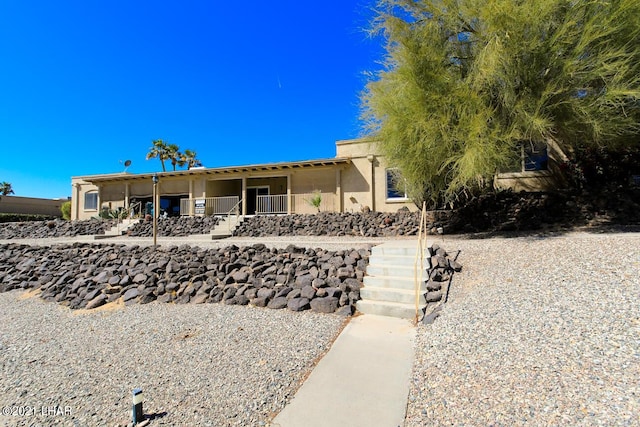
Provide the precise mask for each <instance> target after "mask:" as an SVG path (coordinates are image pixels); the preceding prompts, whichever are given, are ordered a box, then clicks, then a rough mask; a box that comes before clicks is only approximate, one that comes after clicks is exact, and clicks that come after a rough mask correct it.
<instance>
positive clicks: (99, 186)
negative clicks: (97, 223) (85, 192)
mask: <svg viewBox="0 0 640 427" xmlns="http://www.w3.org/2000/svg"><path fill="white" fill-rule="evenodd" d="M100 212H102V185H98V216H100Z"/></svg>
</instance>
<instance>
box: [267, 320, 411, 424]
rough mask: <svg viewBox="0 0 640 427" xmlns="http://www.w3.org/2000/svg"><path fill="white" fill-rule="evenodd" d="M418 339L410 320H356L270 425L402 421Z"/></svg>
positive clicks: (350, 323)
mask: <svg viewBox="0 0 640 427" xmlns="http://www.w3.org/2000/svg"><path fill="white" fill-rule="evenodd" d="M414 340H415V328H414V326H413V325H412V323H411V322H410V321H408V320H403V319H396V318H392V317H384V316H376V315H372V314H365V315H362V316H358V317H355V318H353V319H352V320H351V322H349V324H348V325H347V326H346V327H345V328H344V330H343V331H342V333H341V334H340V335H339V336H338V338H337V339H336V341H335V342H334V344H333V346H332V347H331V349H330V350H329V352H328V353H327V354H326V355H325V356H324V357H323V358H322V360H320V362H319V363H318V365H317V366H316V368H315V369H314V370H313V372H312V373H311V375H310V376H309V378H308V379H307V380H306V382H305V383H304V384H303V385H302V387H300V389H299V390H298V392H297V393H296V395H295V396H294V398H293V400H292V401H291V403H290V404H289V405H287V406H286V407H285V408H284V409H283V410H282V411H281V412H280V414H278V416H276V417H275V419H274V420H273V421H272V423H271V426H272V427H300V426H305V427H321V426H327V427H329V426H330V427H341V426H348V427H358V426H362V427H365V426H366V427H376V426H380V427H396V426H402V425H404V419H405V413H406V407H407V397H408V395H409V380H410V376H411V369H412V366H413V358H414V351H413V343H414Z"/></svg>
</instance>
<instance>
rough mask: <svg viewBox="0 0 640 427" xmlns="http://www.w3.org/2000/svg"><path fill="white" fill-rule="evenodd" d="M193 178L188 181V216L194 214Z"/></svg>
mask: <svg viewBox="0 0 640 427" xmlns="http://www.w3.org/2000/svg"><path fill="white" fill-rule="evenodd" d="M193 199H194V197H193V178H191V179H190V180H189V216H193V214H194V210H193V209H194V205H195V201H194V200H193Z"/></svg>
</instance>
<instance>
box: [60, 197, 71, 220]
mask: <svg viewBox="0 0 640 427" xmlns="http://www.w3.org/2000/svg"><path fill="white" fill-rule="evenodd" d="M60 212H62V219H66V220H67V221H68V220H70V219H71V202H70V201H69V202H64V203H63V204H62V206H60Z"/></svg>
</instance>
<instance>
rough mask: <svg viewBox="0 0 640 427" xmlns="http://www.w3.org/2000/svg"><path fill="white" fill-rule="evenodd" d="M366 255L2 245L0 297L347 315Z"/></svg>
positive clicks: (76, 304)
mask: <svg viewBox="0 0 640 427" xmlns="http://www.w3.org/2000/svg"><path fill="white" fill-rule="evenodd" d="M369 255H370V251H369V250H367V249H360V250H345V251H325V250H323V249H308V248H307V249H305V248H299V247H295V246H293V245H290V246H288V247H287V248H286V249H284V250H282V249H280V250H279V249H269V248H267V247H266V246H265V245H263V244H256V245H253V246H249V247H242V248H238V247H236V246H229V247H226V248H222V249H201V248H198V247H191V246H188V245H183V246H179V247H177V246H170V247H167V248H163V247H157V248H156V249H149V248H143V247H139V246H136V245H134V246H126V245H96V244H93V245H90V244H83V243H74V244H72V245H58V246H51V247H39V246H28V245H18V244H4V245H0V292H6V291H9V290H12V289H25V290H35V289H39V290H40V292H41V293H40V296H41V297H42V298H44V299H45V300H49V301H57V302H59V303H61V304H63V305H67V306H69V307H70V308H72V309H79V308H86V309H92V308H96V307H99V306H101V305H104V304H106V303H109V302H112V301H116V300H122V301H124V303H125V304H126V305H129V304H133V303H139V304H146V303H149V302H151V301H155V300H158V301H160V302H175V303H193V304H201V303H218V302H222V303H224V304H238V305H247V304H252V305H255V306H258V307H268V308H272V309H282V308H288V309H289V310H292V311H301V310H308V309H311V310H313V311H316V312H323V313H333V312H339V313H341V314H345V315H347V314H351V313H352V312H353V310H354V307H355V302H356V301H357V300H358V299H360V288H361V287H362V277H363V275H364V272H365V269H366V266H367V264H368V260H369Z"/></svg>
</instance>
